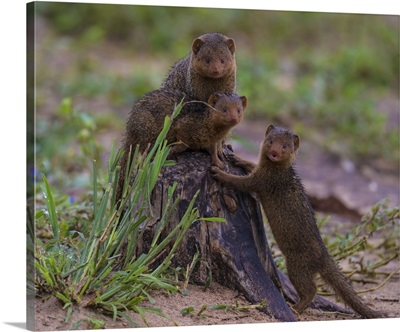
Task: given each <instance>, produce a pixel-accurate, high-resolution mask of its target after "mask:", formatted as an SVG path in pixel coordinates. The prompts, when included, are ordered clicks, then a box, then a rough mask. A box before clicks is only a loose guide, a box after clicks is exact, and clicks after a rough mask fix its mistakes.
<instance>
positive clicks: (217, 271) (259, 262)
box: [139, 150, 348, 322]
mask: <svg viewBox="0 0 400 332" xmlns="http://www.w3.org/2000/svg"><path fill="white" fill-rule="evenodd" d="M228 151H229V150H226V152H228ZM225 162H226V167H227V171H228V172H229V173H234V174H242V172H243V170H242V169H240V168H237V167H235V166H234V165H232V164H230V163H229V162H228V161H225ZM175 181H176V182H177V183H178V186H177V189H176V191H175V194H176V195H179V197H180V203H179V206H178V208H177V209H176V211H175V215H174V216H173V218H172V221H171V222H170V224H169V225H168V227H167V229H166V230H165V232H168V231H170V230H171V229H172V228H173V227H175V226H176V225H177V223H178V222H179V220H180V219H181V217H182V215H183V213H184V212H185V211H186V208H187V206H188V204H189V202H190V201H191V199H192V197H193V196H194V194H195V193H196V192H197V190H200V193H199V196H198V198H197V200H196V204H195V206H196V208H197V209H198V211H199V215H200V216H201V217H222V218H225V219H226V222H225V223H219V222H206V221H196V222H195V223H194V224H193V225H192V226H191V227H190V228H189V230H188V232H187V233H186V236H185V237H184V239H183V241H182V243H181V245H180V248H179V250H178V251H177V252H176V254H175V256H174V264H175V265H176V266H182V267H186V266H187V265H188V264H190V263H191V262H192V259H193V255H194V254H195V253H196V251H199V253H200V257H201V258H202V260H201V261H200V262H199V263H198V264H197V266H196V268H195V269H194V271H193V273H192V275H191V278H192V279H191V280H192V281H193V282H195V283H199V284H205V283H206V281H207V278H208V277H209V273H210V272H211V273H212V278H213V280H216V281H217V282H218V283H220V284H222V285H225V286H227V287H229V288H231V289H235V290H238V291H240V292H242V293H243V295H244V296H245V297H246V298H247V300H249V301H250V302H252V303H260V302H261V301H263V300H264V299H265V300H266V303H267V305H266V307H265V308H263V309H262V311H264V312H265V313H266V314H268V315H271V316H272V317H274V318H276V319H277V320H279V321H285V322H287V321H295V320H296V317H295V316H294V315H293V313H292V311H291V309H290V308H289V306H288V304H287V302H286V300H288V301H290V302H294V300H296V296H297V295H296V293H295V292H294V290H293V286H292V285H291V283H290V281H289V279H288V278H287V277H286V276H285V275H284V274H283V273H282V272H281V271H279V270H278V269H277V268H276V265H275V263H274V261H273V258H272V255H271V252H270V249H269V246H268V242H267V238H266V235H265V229H264V224H263V218H262V213H261V210H260V207H259V204H258V201H257V199H256V198H255V197H254V196H253V195H251V194H247V193H243V192H239V191H235V190H233V189H232V188H230V187H228V186H225V185H223V184H220V183H219V182H217V181H215V180H214V178H213V177H212V174H211V172H210V156H209V155H208V154H206V153H203V152H185V153H182V154H180V155H178V156H177V164H176V165H175V166H173V167H165V168H164V169H163V171H162V174H161V176H160V178H159V180H158V183H157V185H156V188H155V190H154V192H153V196H152V205H153V207H154V211H155V212H154V213H155V216H157V215H159V214H160V213H161V212H162V208H163V206H164V205H165V200H166V198H167V194H166V191H167V188H168V186H170V185H172V183H173V182H175ZM156 223H157V218H155V220H154V222H153V223H152V224H149V225H148V226H147V229H146V232H145V235H144V237H143V243H142V244H141V245H140V246H139V248H141V249H139V250H143V251H144V250H146V248H147V247H148V245H149V242H148V241H146V239H152V234H153V232H154V231H155V229H156V227H154V226H156ZM160 259H162V257H160ZM209 270H211V271H209ZM282 293H283V294H284V295H285V297H286V299H285V298H284V297H283V296H282ZM313 307H315V308H320V309H323V310H329V311H339V312H348V311H347V310H345V309H342V308H340V307H338V306H336V305H335V304H333V303H331V302H329V301H327V300H325V299H323V298H321V297H319V296H317V297H316V298H315V300H314V302H313Z"/></svg>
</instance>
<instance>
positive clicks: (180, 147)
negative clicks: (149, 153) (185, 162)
mask: <svg viewBox="0 0 400 332" xmlns="http://www.w3.org/2000/svg"><path fill="white" fill-rule="evenodd" d="M187 149H188V146H187V145H186V144H185V143H183V142H181V141H180V142H177V143H175V144H173V145H172V147H171V149H170V150H169V154H168V158H171V159H172V158H175V157H176V155H177V154H179V153H182V152H185V151H186V150H187Z"/></svg>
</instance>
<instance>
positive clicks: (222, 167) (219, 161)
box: [212, 159, 225, 169]
mask: <svg viewBox="0 0 400 332" xmlns="http://www.w3.org/2000/svg"><path fill="white" fill-rule="evenodd" d="M212 165H213V166H216V167H218V168H220V169H224V168H225V163H223V162H222V161H221V160H219V159H217V160H213V161H212Z"/></svg>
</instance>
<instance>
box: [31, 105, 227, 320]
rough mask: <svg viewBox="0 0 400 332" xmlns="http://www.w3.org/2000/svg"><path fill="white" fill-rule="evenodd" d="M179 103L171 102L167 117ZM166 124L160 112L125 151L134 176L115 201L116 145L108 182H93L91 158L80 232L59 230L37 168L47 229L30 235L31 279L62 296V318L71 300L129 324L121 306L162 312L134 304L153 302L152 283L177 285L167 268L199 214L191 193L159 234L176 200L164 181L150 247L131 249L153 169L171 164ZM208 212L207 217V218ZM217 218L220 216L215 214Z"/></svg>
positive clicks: (144, 216)
mask: <svg viewBox="0 0 400 332" xmlns="http://www.w3.org/2000/svg"><path fill="white" fill-rule="evenodd" d="M180 108H181V107H180V106H179V107H178V108H177V110H176V112H175V113H174V115H173V117H174V116H176V114H178V112H179V111H180ZM170 125H171V118H170V117H166V119H165V125H164V128H163V130H162V132H161V133H160V135H159V137H158V139H157V141H156V143H155V144H154V146H153V148H152V149H151V150H150V151H149V152H148V154H147V155H140V154H139V153H138V149H137V148H136V150H135V151H133V152H132V153H130V155H129V159H130V160H132V167H131V169H130V170H129V172H127V173H129V174H134V176H133V181H130V179H129V178H128V177H127V178H126V181H125V186H124V193H123V202H122V204H121V205H120V206H119V208H117V207H116V204H115V191H116V186H117V182H118V178H119V171H120V169H119V166H118V160H119V158H120V157H121V151H118V152H115V151H114V149H112V151H111V155H110V161H109V165H108V178H107V184H106V185H105V186H104V187H103V188H102V186H99V183H98V174H97V173H98V172H97V163H96V161H94V162H93V177H92V179H93V196H92V199H93V205H92V209H93V212H92V216H93V219H92V220H91V229H88V232H86V233H83V232H80V231H77V230H68V228H67V230H66V231H64V232H63V231H62V229H61V225H62V221H61V220H60V219H59V215H58V212H57V204H56V199H55V197H54V194H53V191H52V189H51V187H50V184H49V181H48V180H47V177H46V176H45V175H44V174H43V184H42V191H43V197H44V201H45V204H46V207H45V208H44V209H42V210H39V211H37V212H36V213H35V217H36V218H37V219H40V218H44V217H46V219H47V220H48V223H49V225H48V228H49V231H50V233H51V237H50V238H47V239H45V240H41V239H40V238H37V239H36V242H35V246H34V257H35V258H34V265H35V270H36V279H35V287H36V289H37V291H38V292H39V293H48V294H52V295H54V296H55V297H57V298H58V299H59V300H60V301H61V302H62V303H63V304H64V309H66V310H67V313H66V321H69V320H70V318H71V314H72V313H73V310H74V308H75V307H77V306H78V307H79V306H85V307H92V308H101V309H102V310H103V311H104V312H106V313H109V314H110V315H112V316H113V318H114V319H117V318H118V317H124V318H126V319H127V320H129V321H130V322H131V324H132V325H133V326H137V324H136V323H135V322H134V321H132V319H131V318H130V317H129V316H128V315H126V314H125V312H126V311H128V310H133V311H135V312H137V313H139V315H140V316H141V317H142V318H143V321H144V322H145V323H146V324H148V323H147V322H146V319H145V313H146V312H153V313H156V314H158V315H160V316H163V317H167V316H166V315H164V314H163V313H162V311H161V310H159V309H154V308H146V307H142V306H140V302H142V301H143V300H145V299H147V300H148V301H149V302H150V303H152V304H154V303H155V301H154V299H153V298H152V297H151V295H150V292H151V291H152V290H154V289H159V290H160V289H161V290H164V291H166V292H172V293H174V292H177V291H178V285H177V282H176V281H175V280H174V279H173V278H169V277H168V274H167V272H166V271H167V269H168V268H169V266H170V264H171V259H172V257H173V255H174V252H175V251H176V249H177V247H178V246H179V244H180V241H181V239H182V238H183V236H184V234H185V233H186V230H187V229H188V227H189V226H190V225H191V224H192V222H193V221H195V220H196V219H199V217H198V213H197V210H196V209H195V208H194V202H195V200H196V197H197V195H195V197H193V199H192V201H191V202H190V204H189V206H188V208H187V211H186V213H185V214H184V215H183V217H182V219H181V221H180V222H179V223H178V225H177V226H176V227H175V228H174V229H173V230H172V231H171V232H169V234H168V235H167V237H165V238H161V236H160V235H161V232H162V230H163V229H164V228H165V226H166V225H167V224H168V221H169V218H170V217H171V215H172V213H171V212H172V211H173V210H174V208H175V207H176V205H177V204H178V202H179V197H177V198H173V197H174V195H173V194H174V191H175V189H176V186H177V184H176V183H174V184H173V185H172V186H171V187H170V188H169V189H168V199H167V203H166V205H165V207H164V209H163V214H162V216H161V218H160V221H159V223H158V228H157V232H156V233H155V235H154V238H153V240H152V243H151V245H150V249H149V250H148V252H145V253H142V254H141V255H140V256H139V257H136V256H135V252H136V248H137V245H138V241H139V240H140V239H141V237H142V235H143V232H144V229H145V226H146V224H147V222H148V221H149V220H151V219H152V218H153V217H154V216H153V215H152V208H151V204H150V196H151V193H152V190H153V188H154V186H155V184H156V181H157V178H158V175H159V173H160V171H161V169H162V167H164V166H165V165H171V163H170V162H169V161H168V160H167V156H168V153H169V146H168V145H167V142H166V140H165V136H166V133H167V132H168V130H169V127H170ZM128 164H130V163H128ZM100 188H102V190H100ZM123 212H124V213H123ZM207 220H208V221H212V220H213V218H207ZM216 221H220V220H219V219H218V218H216ZM170 243H172V248H171V249H170V251H169V252H168V255H167V257H166V258H165V259H164V261H163V262H162V263H161V264H160V265H158V266H157V267H155V268H153V269H151V268H150V265H151V264H152V263H153V262H154V261H155V259H156V258H157V257H158V255H159V254H160V253H161V252H162V251H163V250H164V248H166V246H167V245H169V244H170ZM121 252H124V255H121ZM167 318H168V317H167ZM76 324H78V323H76Z"/></svg>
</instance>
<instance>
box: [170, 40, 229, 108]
mask: <svg viewBox="0 0 400 332" xmlns="http://www.w3.org/2000/svg"><path fill="white" fill-rule="evenodd" d="M163 88H168V89H173V90H179V91H182V92H184V93H185V94H186V95H188V96H189V97H190V98H191V99H195V100H202V101H207V100H208V98H209V97H210V96H211V94H213V93H214V92H217V91H220V92H228V93H234V92H235V91H236V60H235V42H234V40H233V39H231V38H228V37H227V36H225V35H223V34H220V33H206V34H204V35H202V36H200V37H198V38H196V39H195V40H194V41H193V44H192V51H191V53H190V54H189V55H188V56H186V57H185V58H183V59H181V60H180V61H179V62H177V63H176V64H175V66H174V67H173V68H172V69H171V71H170V72H169V74H168V76H167V78H166V79H165V82H164V84H163Z"/></svg>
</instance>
